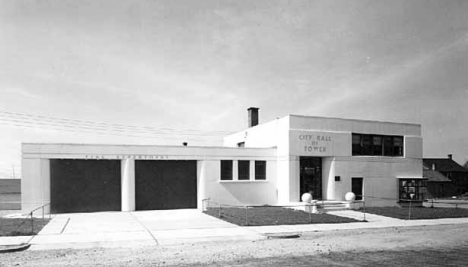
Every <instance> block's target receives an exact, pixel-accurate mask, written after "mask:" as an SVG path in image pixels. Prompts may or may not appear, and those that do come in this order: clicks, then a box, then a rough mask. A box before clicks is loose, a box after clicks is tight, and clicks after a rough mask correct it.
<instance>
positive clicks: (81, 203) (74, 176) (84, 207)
mask: <svg viewBox="0 0 468 267" xmlns="http://www.w3.org/2000/svg"><path fill="white" fill-rule="evenodd" d="M120 188H121V186H120V160H75V159H53V160H50V204H51V210H52V212H53V213H66V212H93V211H120V210H121V190H120Z"/></svg>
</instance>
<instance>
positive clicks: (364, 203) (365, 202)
mask: <svg viewBox="0 0 468 267" xmlns="http://www.w3.org/2000/svg"><path fill="white" fill-rule="evenodd" d="M362 203H363V204H364V221H366V202H365V201H363V202H362Z"/></svg>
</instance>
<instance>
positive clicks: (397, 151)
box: [393, 136, 403, 157]
mask: <svg viewBox="0 0 468 267" xmlns="http://www.w3.org/2000/svg"><path fill="white" fill-rule="evenodd" d="M393 155H394V156H398V157H401V156H403V137H401V136H394V137H393Z"/></svg>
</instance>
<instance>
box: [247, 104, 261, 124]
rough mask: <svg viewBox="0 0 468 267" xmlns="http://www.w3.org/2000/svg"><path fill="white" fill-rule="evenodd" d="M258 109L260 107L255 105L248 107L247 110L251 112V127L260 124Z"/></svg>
mask: <svg viewBox="0 0 468 267" xmlns="http://www.w3.org/2000/svg"><path fill="white" fill-rule="evenodd" d="M258 110H259V108H255V107H250V108H248V109H247V111H248V112H249V125H248V127H249V128H250V127H254V126H255V125H258Z"/></svg>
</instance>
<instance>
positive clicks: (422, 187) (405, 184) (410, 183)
mask: <svg viewBox="0 0 468 267" xmlns="http://www.w3.org/2000/svg"><path fill="white" fill-rule="evenodd" d="M398 184H399V194H400V196H399V198H400V201H401V200H403V201H405V200H420V201H422V200H424V199H425V198H426V192H427V183H426V180H423V179H399V181H398Z"/></svg>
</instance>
